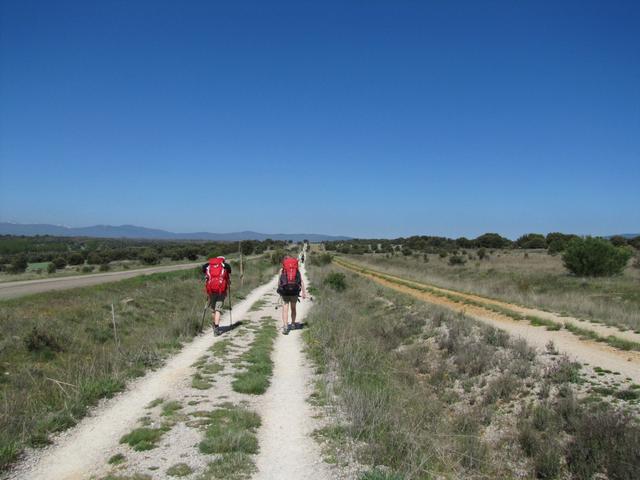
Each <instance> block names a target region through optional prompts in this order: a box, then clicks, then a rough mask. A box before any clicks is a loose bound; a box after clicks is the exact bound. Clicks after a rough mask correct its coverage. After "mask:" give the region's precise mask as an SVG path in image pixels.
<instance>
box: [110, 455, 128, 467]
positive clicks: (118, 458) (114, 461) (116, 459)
mask: <svg viewBox="0 0 640 480" xmlns="http://www.w3.org/2000/svg"><path fill="white" fill-rule="evenodd" d="M126 460H127V457H125V456H124V455H123V454H121V453H116V454H115V455H113V456H112V457H111V458H110V459H109V461H108V462H107V463H108V464H109V465H120V464H121V463H124V462H126Z"/></svg>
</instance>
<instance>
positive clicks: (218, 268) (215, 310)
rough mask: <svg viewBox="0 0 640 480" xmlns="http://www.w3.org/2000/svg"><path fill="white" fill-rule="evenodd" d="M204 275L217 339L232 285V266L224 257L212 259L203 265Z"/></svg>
mask: <svg viewBox="0 0 640 480" xmlns="http://www.w3.org/2000/svg"><path fill="white" fill-rule="evenodd" d="M202 273H203V274H204V275H205V291H206V292H207V295H208V296H209V306H210V307H211V320H212V321H213V334H214V335H215V336H216V337H217V336H218V335H220V316H221V314H222V307H223V306H224V300H225V298H227V292H228V291H229V285H231V265H229V264H228V263H227V262H226V260H225V258H224V257H216V258H210V259H209V262H208V263H205V264H204V265H202Z"/></svg>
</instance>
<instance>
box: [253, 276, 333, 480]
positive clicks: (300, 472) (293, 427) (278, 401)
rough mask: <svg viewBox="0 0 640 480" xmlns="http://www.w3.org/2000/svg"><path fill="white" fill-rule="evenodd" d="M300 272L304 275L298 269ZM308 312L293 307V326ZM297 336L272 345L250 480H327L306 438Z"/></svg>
mask: <svg viewBox="0 0 640 480" xmlns="http://www.w3.org/2000/svg"><path fill="white" fill-rule="evenodd" d="M302 271H303V273H304V269H302ZM305 283H307V279H306V277H305ZM307 284H308V283H307ZM309 308H310V303H308V302H303V303H299V304H298V317H297V320H298V321H299V322H302V321H303V320H304V317H305V315H306V313H307V311H308V310H309ZM301 334H302V331H301V330H295V331H292V332H290V333H289V335H287V336H284V335H279V337H278V339H277V340H276V345H275V351H274V356H273V361H274V364H275V365H274V379H276V380H274V382H273V385H272V387H271V388H270V389H269V390H268V391H267V393H266V394H265V398H264V403H263V404H262V406H261V409H260V411H259V413H260V415H261V417H262V418H263V427H262V429H261V430H260V434H259V441H260V454H259V455H258V459H257V462H256V464H257V467H258V474H257V475H256V476H255V477H254V478H255V479H256V480H281V479H289V478H291V479H305V480H307V479H308V480H325V479H329V478H332V477H331V476H330V475H329V470H328V468H327V467H326V464H324V463H323V462H322V461H321V457H320V452H319V448H318V446H317V444H316V443H315V442H314V441H313V440H312V439H311V433H312V432H313V430H314V429H315V428H317V425H316V422H315V421H314V419H313V411H312V410H313V409H312V407H311V406H310V405H309V403H307V401H306V399H307V398H308V397H309V395H310V394H311V393H312V389H311V386H310V385H309V382H310V381H311V379H312V378H313V373H312V372H311V369H310V367H309V364H308V363H307V361H306V359H305V357H304V353H303V352H302V348H303V340H302V336H301Z"/></svg>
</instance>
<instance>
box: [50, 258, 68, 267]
mask: <svg viewBox="0 0 640 480" xmlns="http://www.w3.org/2000/svg"><path fill="white" fill-rule="evenodd" d="M53 263H54V265H55V266H56V268H64V267H66V266H67V261H66V260H65V259H64V258H62V257H57V258H54V259H53Z"/></svg>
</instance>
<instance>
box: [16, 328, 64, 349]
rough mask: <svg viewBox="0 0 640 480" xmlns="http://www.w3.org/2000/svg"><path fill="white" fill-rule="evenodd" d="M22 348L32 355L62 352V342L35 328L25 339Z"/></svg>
mask: <svg viewBox="0 0 640 480" xmlns="http://www.w3.org/2000/svg"><path fill="white" fill-rule="evenodd" d="M24 346H25V347H26V348H27V350H29V351H30V352H34V353H51V352H62V351H63V350H64V348H63V346H62V342H60V341H58V339H57V338H56V337H55V336H53V335H52V334H50V333H49V332H47V331H45V330H42V329H40V328H39V327H35V326H34V327H33V329H32V330H31V332H30V333H29V335H27V336H26V337H25V339H24Z"/></svg>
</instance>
